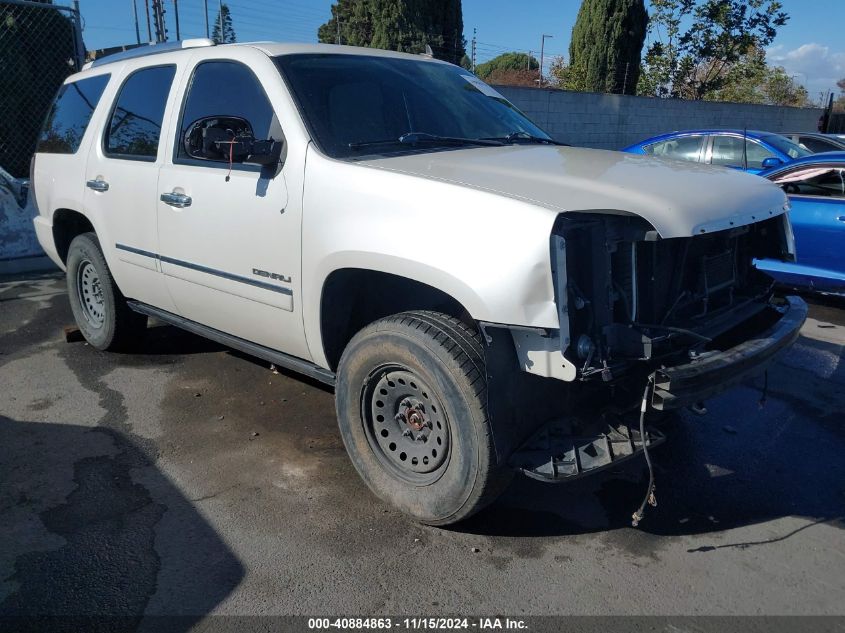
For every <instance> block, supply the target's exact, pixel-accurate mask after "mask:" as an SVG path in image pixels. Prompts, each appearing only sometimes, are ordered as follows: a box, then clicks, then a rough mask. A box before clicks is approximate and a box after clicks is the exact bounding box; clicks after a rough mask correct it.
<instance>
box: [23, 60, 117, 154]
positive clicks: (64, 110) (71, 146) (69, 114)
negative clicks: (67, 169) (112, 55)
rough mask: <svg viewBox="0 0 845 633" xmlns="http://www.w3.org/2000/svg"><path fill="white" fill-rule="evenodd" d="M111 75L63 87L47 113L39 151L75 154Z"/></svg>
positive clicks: (75, 82) (91, 78)
mask: <svg viewBox="0 0 845 633" xmlns="http://www.w3.org/2000/svg"><path fill="white" fill-rule="evenodd" d="M110 76H111V75H97V76H96V77H89V78H88V79H80V80H79V81H74V82H73V83H69V84H65V85H64V86H62V87H61V89H60V90H59V94H58V96H57V97H56V100H55V101H54V102H53V106H52V107H51V108H50V112H49V113H48V114H47V121H46V122H45V124H44V129H43V130H42V132H41V137H40V138H39V140H38V146H37V147H36V149H35V151H36V152H42V153H45V154H74V153H76V150H78V149H79V145H80V143H82V137H83V136H84V135H85V130H86V128H87V127H88V122H89V121H90V120H91V115H92V114H94V109H95V108H96V107H97V104H98V103H99V101H100V97H102V96H103V90H105V89H106V84H108V83H109V77H110Z"/></svg>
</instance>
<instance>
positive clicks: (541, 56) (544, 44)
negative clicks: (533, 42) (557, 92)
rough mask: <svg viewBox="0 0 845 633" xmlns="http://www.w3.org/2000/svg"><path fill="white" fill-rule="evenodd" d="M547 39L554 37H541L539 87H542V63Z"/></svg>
mask: <svg viewBox="0 0 845 633" xmlns="http://www.w3.org/2000/svg"><path fill="white" fill-rule="evenodd" d="M547 37H554V35H543V38H542V40H541V41H540V82H539V84H540V87H541V88H542V87H543V61H544V55H545V53H546V38H547Z"/></svg>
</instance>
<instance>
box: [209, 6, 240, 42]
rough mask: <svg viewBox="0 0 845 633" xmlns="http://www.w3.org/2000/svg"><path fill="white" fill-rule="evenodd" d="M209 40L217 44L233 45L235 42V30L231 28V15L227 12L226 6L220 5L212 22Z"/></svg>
mask: <svg viewBox="0 0 845 633" xmlns="http://www.w3.org/2000/svg"><path fill="white" fill-rule="evenodd" d="M211 39H212V40H214V42H215V43H217V44H233V43H235V42H236V41H237V37H236V36H235V28H234V27H233V26H232V13H231V12H230V11H229V5H228V4H222V5H220V10H219V11H218V12H217V19H216V20H215V21H214V30H213V31H212V33H211Z"/></svg>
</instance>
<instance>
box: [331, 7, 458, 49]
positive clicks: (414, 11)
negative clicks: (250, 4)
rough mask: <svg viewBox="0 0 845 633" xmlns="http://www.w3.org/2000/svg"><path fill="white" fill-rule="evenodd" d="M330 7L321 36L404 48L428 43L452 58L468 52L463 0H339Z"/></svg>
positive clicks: (355, 43)
mask: <svg viewBox="0 0 845 633" xmlns="http://www.w3.org/2000/svg"><path fill="white" fill-rule="evenodd" d="M331 12H332V15H331V18H330V19H329V21H328V22H326V23H325V24H323V25H322V26H320V28H319V29H318V30H317V37H318V39H319V41H320V42H324V43H329V44H348V45H350V46H368V47H372V48H383V49H387V50H394V51H401V52H406V53H422V52H425V47H426V45H428V46H431V49H432V52H433V53H434V56H435V57H437V58H438V59H443V60H446V61H449V62H452V63H453V64H460V62H461V59H462V58H463V57H464V56H465V54H466V41H465V40H464V37H463V30H464V20H463V11H462V9H461V0H338V1H337V2H335V3H334V4H333V5H332V7H331ZM338 20H339V22H340V26H339V27H338Z"/></svg>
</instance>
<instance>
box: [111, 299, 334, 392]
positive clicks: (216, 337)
mask: <svg viewBox="0 0 845 633" xmlns="http://www.w3.org/2000/svg"><path fill="white" fill-rule="evenodd" d="M126 303H127V304H128V305H129V307H130V308H132V310H134V311H135V312H138V313H140V314H146V315H147V316H151V317H153V318H156V319H158V320H159V321H164V322H165V323H168V324H170V325H174V326H176V327H178V328H180V329H182V330H186V331H188V332H191V333H192V334H197V335H198V336H202V337H205V338H207V339H210V340H212V341H214V342H216V343H220V344H221V345H225V346H226V347H231V348H233V349H236V350H238V351H241V352H243V353H244V354H249V355H250V356H255V357H256V358H260V359H262V360H266V361H267V362H269V363H273V364H274V365H276V366H277V367H284V368H285V369H290V370H291V371H295V372H297V373H299V374H303V375H305V376H308V377H309V378H313V379H314V380H319V381H320V382H322V383H324V384H327V385H329V386H331V387H334V384H335V374H334V372H332V371H329V370H328V369H324V368H322V367H319V366H318V365H315V364H314V363H309V362H308V361H306V360H302V359H301V358H296V357H295V356H290V355H288V354H285V353H284V352H279V351H277V350H274V349H270V348H269V347H264V346H263V345H259V344H258V343H252V342H250V341H247V340H245V339H242V338H239V337H237V336H232V335H231V334H226V333H225V332H221V331H220V330H215V329H214V328H211V327H208V326H207V325H203V324H202V323H197V322H196V321H191V320H190V319H186V318H184V317H180V316H179V315H177V314H173V313H172V312H167V311H166V310H160V309H158V308H154V307H153V306H151V305H147V304H146V303H141V302H140V301H127V302H126Z"/></svg>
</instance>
